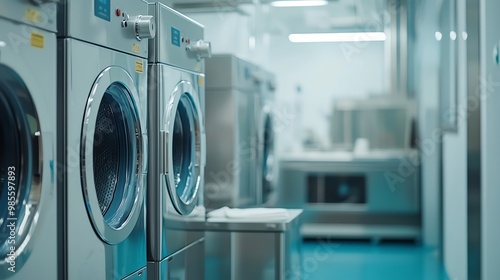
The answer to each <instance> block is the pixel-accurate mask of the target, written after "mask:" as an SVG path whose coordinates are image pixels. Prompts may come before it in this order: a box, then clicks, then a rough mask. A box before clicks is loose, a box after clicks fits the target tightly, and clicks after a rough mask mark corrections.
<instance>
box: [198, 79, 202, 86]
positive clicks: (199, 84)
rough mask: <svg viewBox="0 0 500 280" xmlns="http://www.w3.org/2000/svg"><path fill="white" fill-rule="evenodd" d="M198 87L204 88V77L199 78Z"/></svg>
mask: <svg viewBox="0 0 500 280" xmlns="http://www.w3.org/2000/svg"><path fill="white" fill-rule="evenodd" d="M198 86H200V87H202V86H203V77H202V76H198Z"/></svg>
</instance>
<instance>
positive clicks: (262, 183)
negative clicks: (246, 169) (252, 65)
mask: <svg viewBox="0 0 500 280" xmlns="http://www.w3.org/2000/svg"><path fill="white" fill-rule="evenodd" d="M261 73H262V74H261V78H262V83H261V92H260V96H259V97H258V100H257V102H256V104H257V106H256V107H257V114H256V115H257V133H258V137H259V138H258V139H259V146H258V148H259V150H258V157H257V183H256V184H257V199H258V201H257V204H259V205H264V206H273V205H275V204H276V202H277V192H276V182H277V179H276V178H277V170H278V169H277V168H276V165H277V162H278V161H277V157H276V153H275V149H274V145H275V126H274V114H273V112H274V110H275V103H274V93H275V90H276V77H275V75H274V74H273V73H271V72H268V71H265V70H262V71H261Z"/></svg>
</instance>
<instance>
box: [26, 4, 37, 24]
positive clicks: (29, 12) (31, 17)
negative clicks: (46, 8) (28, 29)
mask: <svg viewBox="0 0 500 280" xmlns="http://www.w3.org/2000/svg"><path fill="white" fill-rule="evenodd" d="M24 17H25V18H26V20H27V21H31V22H33V23H40V11H37V10H35V9H32V8H27V9H26V10H24Z"/></svg>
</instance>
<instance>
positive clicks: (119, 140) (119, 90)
mask: <svg viewBox="0 0 500 280" xmlns="http://www.w3.org/2000/svg"><path fill="white" fill-rule="evenodd" d="M138 104H140V99H139V95H138V92H137V89H136V87H135V85H134V82H133V79H132V77H131V76H130V75H129V74H128V73H127V72H126V71H125V70H123V69H122V68H119V67H109V68H107V69H105V70H104V71H103V72H102V73H101V74H100V75H99V77H98V78H97V80H96V81H95V83H94V85H93V87H92V90H91V94H90V96H89V98H88V101H87V107H86V110H85V116H84V120H83V130H82V136H81V151H80V160H81V172H82V186H83V193H84V196H85V200H86V206H87V211H88V213H89V217H90V220H91V222H92V224H93V226H94V229H95V231H96V232H97V234H98V235H99V237H100V238H101V239H102V240H103V241H105V242H107V243H109V244H116V243H119V242H121V241H123V240H124V239H125V238H127V237H128V236H129V234H130V233H131V232H132V230H133V228H134V227H135V224H136V223H137V221H138V218H139V216H140V213H141V211H142V208H143V207H142V206H143V197H144V191H145V190H144V189H145V183H144V179H145V175H144V173H145V163H144V162H145V155H146V151H145V143H146V142H147V141H144V139H143V129H145V128H144V125H143V124H142V123H141V118H140V116H142V112H141V108H140V107H139V106H138Z"/></svg>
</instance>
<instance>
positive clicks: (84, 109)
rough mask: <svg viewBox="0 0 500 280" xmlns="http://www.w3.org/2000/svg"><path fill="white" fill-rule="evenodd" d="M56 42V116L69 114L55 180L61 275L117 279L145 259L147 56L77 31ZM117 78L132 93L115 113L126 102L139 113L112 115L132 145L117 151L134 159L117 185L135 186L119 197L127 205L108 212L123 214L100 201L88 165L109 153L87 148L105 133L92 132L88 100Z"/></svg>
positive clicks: (94, 100)
mask: <svg viewBox="0 0 500 280" xmlns="http://www.w3.org/2000/svg"><path fill="white" fill-rule="evenodd" d="M59 47H60V50H61V59H62V61H63V63H61V64H62V65H61V66H62V67H61V72H60V77H61V78H62V77H65V78H66V80H61V81H60V85H61V89H60V94H61V95H60V97H61V99H62V100H65V101H66V102H65V104H63V105H64V106H65V110H64V111H63V112H61V116H59V117H60V118H64V119H66V120H67V125H66V127H65V141H66V143H65V146H66V153H65V154H64V157H63V159H64V161H63V162H62V163H61V164H63V166H65V167H66V170H65V171H66V176H65V180H66V181H65V182H64V184H62V185H61V188H63V190H64V192H65V201H66V219H67V224H66V232H65V233H66V236H65V242H66V244H65V247H66V254H67V256H66V258H67V260H66V262H67V272H66V274H67V275H64V276H63V277H64V278H70V279H73V278H76V279H78V278H83V279H104V278H106V279H122V278H124V277H126V276H128V275H130V274H131V273H133V272H135V271H138V270H140V269H142V268H144V267H145V266H146V228H145V227H146V223H145V222H146V219H145V218H146V217H145V213H146V212H145V209H144V208H145V207H144V198H145V196H144V192H145V188H146V174H145V173H146V166H147V165H146V162H145V160H146V158H147V157H146V155H147V146H146V144H145V143H146V142H147V140H146V135H147V128H146V116H147V103H146V100H147V93H146V91H145V88H146V85H147V80H146V79H147V75H146V73H147V69H146V68H145V67H146V65H147V61H146V60H145V59H142V58H138V57H134V56H131V55H128V54H124V53H119V52H116V51H112V50H110V49H107V48H102V47H99V46H95V45H91V44H88V43H84V42H81V41H79V40H75V39H64V40H61V41H60V46H59ZM139 66H141V67H139ZM115 83H119V84H120V85H122V86H123V87H124V89H125V91H124V92H121V94H119V95H117V96H121V97H122V98H129V99H130V101H129V103H127V102H125V103H122V104H121V105H122V106H124V107H120V106H118V107H114V108H113V109H114V110H115V113H125V114H126V112H127V111H123V110H122V109H124V108H125V107H127V105H129V106H131V107H130V108H129V109H130V110H132V111H133V112H135V114H136V117H137V119H134V117H133V114H127V115H123V118H120V119H117V121H119V123H118V124H119V125H118V126H120V125H123V128H124V129H125V130H124V131H125V134H124V135H126V136H127V137H126V138H123V139H120V140H121V142H124V141H125V142H126V141H132V142H129V143H134V145H132V146H133V147H131V146H124V151H126V152H124V153H123V154H122V156H126V155H127V154H129V156H130V157H129V158H128V160H130V162H132V163H133V164H134V165H136V166H135V168H134V169H133V173H132V174H128V178H127V180H126V181H125V182H121V183H120V184H119V185H117V188H122V189H124V190H123V192H124V193H127V190H129V191H132V193H134V195H131V196H124V197H123V198H124V200H123V202H124V204H125V205H126V204H131V205H132V206H131V209H129V210H130V211H124V212H121V211H122V210H126V209H122V208H117V211H116V212H113V213H116V214H117V215H118V214H120V212H121V214H122V215H124V216H119V217H113V216H112V217H113V218H111V217H109V216H107V215H108V214H105V215H103V214H102V213H101V211H100V209H99V203H98V201H97V195H96V193H95V186H93V185H94V178H93V172H94V168H91V167H92V164H95V161H96V160H99V159H100V158H102V157H106V156H107V155H95V154H94V151H93V150H94V149H93V148H92V147H94V148H95V145H99V144H100V142H99V141H100V140H99V139H100V137H106V136H107V135H106V134H103V135H96V134H95V132H96V131H95V123H96V121H97V119H96V118H97V116H96V115H97V112H98V111H99V110H97V109H94V108H98V107H100V105H102V103H103V102H102V101H103V98H104V95H105V94H104V92H106V91H110V90H111V89H110V86H111V85H113V84H115ZM107 94H109V92H108V93H107ZM114 98H115V100H118V99H117V98H118V97H116V96H115V97H114ZM99 103H101V104H99ZM95 106H97V107H95ZM78 124H79V125H78ZM110 128H111V127H110ZM82 129H83V131H82ZM128 133H130V134H128ZM96 136H97V138H96ZM99 136H100V137H99ZM82 137H83V138H82ZM133 139H135V140H133ZM83 140H84V141H85V142H83ZM141 141H142V142H141ZM141 144H142V145H141ZM117 145H121V144H120V143H117ZM89 159H90V160H89ZM125 162H127V160H125ZM122 176H123V175H122ZM82 179H83V180H82ZM120 198H121V197H120ZM120 198H119V199H120ZM115 200H116V198H115ZM120 205H122V204H121V203H120Z"/></svg>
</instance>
